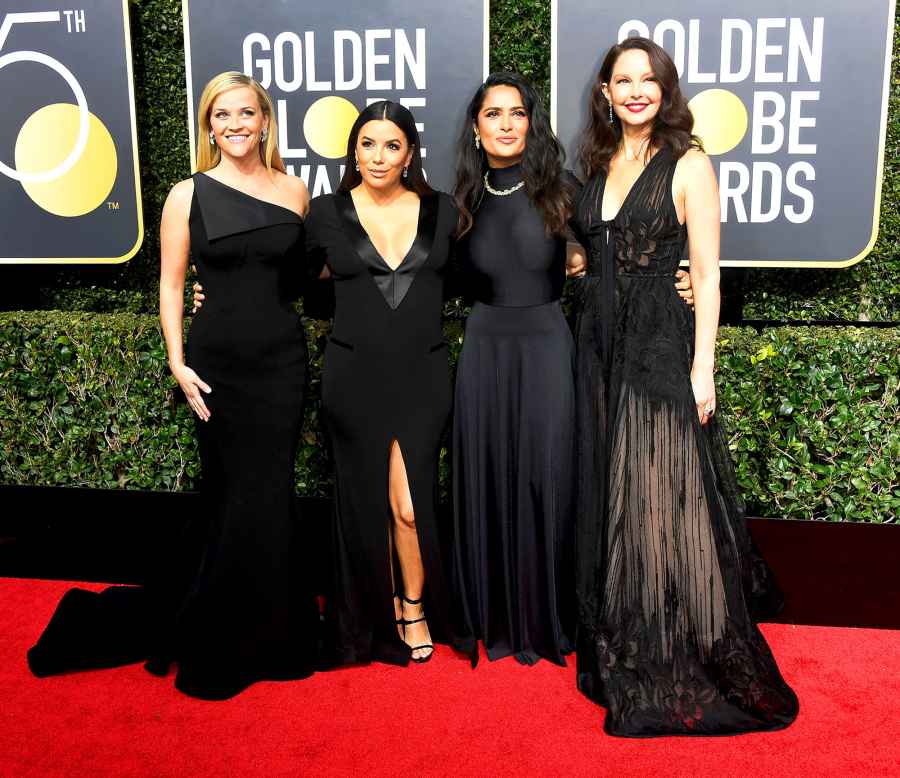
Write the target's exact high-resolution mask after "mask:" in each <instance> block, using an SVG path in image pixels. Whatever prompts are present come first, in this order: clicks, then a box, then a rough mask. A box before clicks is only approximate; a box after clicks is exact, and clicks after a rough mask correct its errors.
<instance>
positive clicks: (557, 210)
mask: <svg viewBox="0 0 900 778" xmlns="http://www.w3.org/2000/svg"><path fill="white" fill-rule="evenodd" d="M495 86H510V87H513V88H514V89H518V90H519V94H520V95H521V97H522V103H523V105H524V108H525V111H526V112H527V113H528V134H527V135H526V136H525V138H526V142H525V153H524V154H523V155H522V177H523V178H524V180H525V191H526V192H527V193H528V199H529V200H530V202H531V204H532V205H533V206H534V207H535V208H536V209H537V210H538V211H539V213H540V214H541V216H542V217H543V219H544V227H545V229H546V231H547V233H548V234H550V235H564V234H565V231H566V220H567V219H568V218H569V211H570V209H571V205H572V199H573V196H574V193H573V191H572V188H571V187H570V186H569V184H568V183H567V181H566V178H565V177H564V176H563V162H564V161H565V158H566V153H565V151H564V150H563V147H562V144H561V143H560V142H559V140H558V139H557V137H556V136H555V135H554V134H553V130H552V129H551V127H550V117H549V116H547V112H546V111H545V110H544V107H543V105H542V104H541V98H540V95H538V93H537V91H536V90H535V89H534V87H533V86H531V84H529V83H528V82H527V81H526V80H525V79H524V78H522V76H520V75H518V74H517V73H505V72H500V73H492V74H491V75H489V76H488V77H487V80H486V81H485V82H484V83H483V84H482V85H481V86H480V87H478V89H477V90H476V91H475V94H474V95H473V96H472V99H471V100H470V101H469V107H468V108H467V109H466V117H465V121H464V122H463V128H462V132H461V133H460V136H459V140H458V141H457V144H456V186H455V187H454V190H453V191H454V198H455V200H456V205H457V207H458V208H459V226H458V228H457V235H458V236H459V237H461V236H462V235H464V234H465V233H467V232H468V231H469V230H470V229H471V228H472V224H473V222H474V217H473V213H474V211H476V210H477V208H478V203H480V202H481V198H482V197H483V196H484V173H485V171H486V170H487V169H488V163H487V156H486V155H485V153H484V149H477V148H476V147H475V130H474V128H475V126H476V125H477V124H478V113H479V111H481V106H482V104H483V103H484V99H485V95H486V94H487V92H488V90H489V89H491V88H492V87H495Z"/></svg>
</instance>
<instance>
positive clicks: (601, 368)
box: [573, 149, 798, 737]
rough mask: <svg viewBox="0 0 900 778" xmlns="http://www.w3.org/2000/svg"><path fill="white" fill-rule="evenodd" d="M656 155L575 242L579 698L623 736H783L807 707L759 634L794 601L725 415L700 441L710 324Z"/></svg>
mask: <svg viewBox="0 0 900 778" xmlns="http://www.w3.org/2000/svg"><path fill="white" fill-rule="evenodd" d="M675 165H676V160H675V159H674V158H673V155H672V154H671V153H670V152H669V151H668V150H666V149H663V150H662V151H660V152H659V153H657V154H656V155H655V156H654V157H653V158H652V159H651V161H650V162H649V163H648V165H647V167H646V168H645V169H644V171H643V173H642V174H641V176H640V178H639V179H638V180H637V182H636V183H635V184H634V186H633V187H632V189H631V191H630V192H629V194H628V196H627V197H626V199H625V201H624V203H623V205H622V207H621V209H620V211H619V213H618V214H617V215H616V216H615V218H614V219H612V220H611V221H607V222H605V221H603V220H602V219H601V213H602V211H601V204H602V200H603V189H604V185H605V179H606V176H605V173H603V172H601V173H600V174H598V175H597V176H596V177H595V178H594V179H593V180H592V181H590V182H589V183H588V184H587V185H586V186H585V188H584V190H583V191H582V193H581V195H580V197H579V199H578V202H577V204H576V209H575V216H574V218H573V228H574V229H575V230H576V232H577V234H578V236H579V239H580V240H581V241H582V242H583V244H584V245H585V247H586V249H587V250H588V253H589V257H588V262H589V269H588V275H587V276H586V278H584V279H583V280H582V282H581V284H582V288H581V294H580V310H579V316H578V321H577V325H576V340H577V344H578V357H577V378H576V383H577V402H578V423H577V430H578V449H579V473H578V486H577V505H578V508H577V517H578V519H577V520H578V526H577V531H576V535H577V541H576V545H577V579H578V580H577V588H578V597H579V609H580V612H579V620H580V627H579V636H578V645H577V653H578V685H579V688H580V689H581V690H582V692H584V693H585V694H586V695H587V696H588V697H590V698H591V699H593V700H594V701H596V702H598V703H599V704H601V705H603V706H604V707H606V709H607V713H606V721H605V730H606V731H607V732H608V733H609V734H612V735H622V736H630V737H650V736H658V735H725V734H734V733H740V732H751V731H761V730H774V729H780V728H782V727H785V726H787V725H789V724H790V723H791V722H792V721H793V720H794V718H795V717H796V715H797V710H798V702H797V698H796V696H795V695H794V693H793V691H792V690H791V689H790V688H789V687H788V686H787V684H786V683H785V681H784V680H783V679H782V677H781V675H780V673H779V671H778V667H777V666H776V663H775V660H774V658H773V656H772V654H771V652H770V650H769V647H768V645H767V644H766V642H765V640H764V638H763V637H762V635H761V634H760V632H759V630H758V629H757V627H756V625H755V623H754V619H759V618H762V617H765V616H766V615H771V614H772V613H774V612H775V611H777V610H778V608H779V607H780V604H781V598H780V594H779V593H778V591H777V589H776V588H775V586H774V583H773V582H772V580H771V578H770V574H769V571H768V568H767V567H766V565H765V562H764V561H763V560H762V559H761V558H760V557H759V556H758V555H757V554H756V553H755V551H754V549H753V546H752V543H751V540H750V537H749V534H748V531H747V529H746V524H745V519H744V511H743V505H742V502H741V498H740V495H739V492H738V488H737V484H736V482H735V477H734V470H733V465H732V463H731V461H730V458H729V454H728V449H727V447H726V442H725V438H724V435H723V432H722V429H721V426H720V423H719V421H718V419H717V417H713V418H712V419H711V420H710V423H709V424H708V425H706V426H705V427H701V426H700V423H699V421H698V419H697V412H696V406H695V405H694V399H693V391H692V388H691V383H690V370H691V363H692V357H693V344H694V322H693V315H692V313H691V311H690V309H689V308H688V307H687V306H685V305H684V303H683V302H681V300H680V298H679V297H678V295H677V293H676V291H675V289H674V287H673V276H674V274H675V271H676V270H677V268H678V263H679V261H680V260H681V259H682V257H683V256H684V251H685V244H686V238H687V230H686V228H685V227H684V226H683V225H680V224H679V223H678V218H677V215H676V212H675V206H674V203H673V201H672V195H671V190H672V177H673V174H674V171H675Z"/></svg>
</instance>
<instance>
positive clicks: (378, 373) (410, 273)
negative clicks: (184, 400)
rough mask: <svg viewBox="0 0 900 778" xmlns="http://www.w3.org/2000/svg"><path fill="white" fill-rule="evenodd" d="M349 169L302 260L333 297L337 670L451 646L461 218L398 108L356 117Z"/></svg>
mask: <svg viewBox="0 0 900 778" xmlns="http://www.w3.org/2000/svg"><path fill="white" fill-rule="evenodd" d="M347 160H348V164H347V170H346V173H345V175H344V178H343V180H342V181H341V185H340V188H339V189H338V191H337V193H335V194H334V195H324V196H321V197H317V198H316V199H315V200H313V202H312V205H311V208H310V215H309V219H308V221H307V229H308V242H307V247H308V251H309V252H310V254H311V255H313V256H315V257H318V258H319V261H322V260H324V262H325V263H326V264H327V268H328V271H329V273H330V275H331V277H332V279H333V280H334V293H335V314H334V327H333V330H332V335H331V338H330V342H329V344H328V348H327V350H326V353H325V362H324V366H323V373H322V407H323V415H324V421H325V426H326V430H327V433H328V439H329V443H330V446H331V449H332V455H333V459H334V468H335V492H336V493H335V508H336V516H335V523H334V530H333V531H334V544H333V564H334V568H335V569H334V586H333V591H332V592H331V593H330V596H329V597H328V598H327V601H326V621H327V623H328V626H329V634H328V638H327V643H328V647H329V649H330V650H331V651H332V652H333V656H332V657H331V660H332V661H333V662H335V663H341V664H344V663H351V662H367V661H370V660H377V661H383V662H389V663H395V664H405V663H406V662H408V661H409V660H410V659H413V661H417V662H422V661H427V660H428V659H429V658H430V657H431V655H432V653H433V646H432V635H433V639H435V640H440V641H448V640H449V639H450V637H451V635H450V629H449V626H448V621H449V615H450V596H449V591H448V585H447V582H446V580H447V579H446V575H445V570H444V568H445V564H444V560H443V559H442V555H441V544H440V539H439V531H438V517H437V469H438V454H439V450H440V441H441V435H442V432H443V430H444V429H445V426H446V424H447V422H448V419H449V415H450V405H451V387H450V372H449V367H448V364H447V346H446V343H444V340H443V334H442V329H441V309H442V302H443V295H444V278H445V275H446V273H447V272H448V269H449V260H450V256H451V249H452V243H453V235H454V232H455V230H456V223H457V213H456V209H455V207H454V205H453V202H452V200H451V199H450V198H449V197H448V196H447V195H444V194H440V193H437V192H435V191H433V190H432V189H431V187H429V186H428V184H427V183H426V182H425V178H424V175H423V173H422V161H421V155H420V153H419V138H418V133H417V131H416V128H415V121H414V119H413V117H412V114H411V113H410V112H409V111H408V110H407V109H406V108H404V107H403V106H401V105H399V104H397V103H392V102H389V101H382V102H378V103H374V104H373V105H371V106H369V107H368V108H366V109H365V110H364V111H363V112H362V113H361V114H360V116H359V118H358V119H357V121H356V123H355V124H354V126H353V128H352V130H351V133H350V138H349V140H348V145H347ZM392 598H393V602H392ZM426 606H427V607H426ZM426 612H427V614H428V621H427V622H426V621H425V613H426ZM429 629H430V632H429Z"/></svg>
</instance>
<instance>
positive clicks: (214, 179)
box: [200, 173, 304, 221]
mask: <svg viewBox="0 0 900 778" xmlns="http://www.w3.org/2000/svg"><path fill="white" fill-rule="evenodd" d="M200 175H201V176H203V177H204V178H208V179H209V180H210V181H213V182H214V183H216V184H218V185H219V186H223V187H225V188H226V189H230V190H231V191H232V192H237V193H238V194H240V195H243V196H244V197H249V198H250V199H251V200H256V202H258V203H262V204H263V205H271V206H272V207H273V208H280V209H281V210H282V211H287V212H288V213H292V214H294V216H296V217H297V218H298V219H300V221H303V220H304V219H303V217H302V216H301V215H300V214H299V213H297V212H296V211H295V210H294V209H293V208H288V207H287V206H286V205H279V204H278V203H273V202H272V201H271V200H263V199H262V198H261V197H254V196H253V195H252V194H248V193H247V192H245V191H244V190H243V189H238V188H237V187H236V186H231V185H229V184H226V183H225V182H224V181H219V179H218V178H213V177H212V176H211V175H209V174H207V173H200Z"/></svg>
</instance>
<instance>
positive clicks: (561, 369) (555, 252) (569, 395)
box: [453, 73, 689, 664]
mask: <svg viewBox="0 0 900 778" xmlns="http://www.w3.org/2000/svg"><path fill="white" fill-rule="evenodd" d="M563 160H564V153H563V150H562V147H561V145H560V143H559V141H558V140H557V139H556V137H555V136H554V135H553V132H552V130H551V129H550V122H549V117H548V116H547V113H546V111H545V110H544V109H543V107H542V105H541V101H540V98H539V96H538V95H537V93H536V92H535V91H534V89H533V88H532V87H531V86H530V85H529V84H528V83H527V82H526V81H525V80H524V79H523V78H522V77H521V76H518V75H516V74H513V73H495V74H493V75H491V76H490V77H489V78H488V79H487V80H486V81H485V82H484V84H482V86H481V87H480V88H479V89H478V90H477V91H476V93H475V95H474V96H473V98H472V100H471V102H470V103H469V106H468V109H467V115H466V122H465V126H464V129H463V132H462V135H461V137H460V140H459V145H458V150H457V184H456V200H457V204H458V206H459V208H460V214H461V216H460V234H461V235H462V236H463V238H462V240H461V243H460V249H459V254H460V258H461V259H460V264H461V266H462V271H463V280H464V286H465V287H466V289H467V292H468V294H469V295H470V296H472V297H474V300H475V303H474V305H473V307H472V312H471V314H470V316H469V319H468V321H467V323H466V337H465V342H464V344H463V349H462V353H461V355H460V360H459V368H458V371H457V379H456V401H455V408H454V418H453V484H454V516H455V522H454V526H455V539H454V575H455V583H456V589H457V595H458V602H459V604H460V605H461V607H462V623H463V624H464V630H463V631H464V632H465V633H471V634H472V635H474V636H475V637H477V638H480V639H481V640H482V641H483V642H484V645H485V649H486V651H487V655H488V658H489V659H499V658H501V657H505V656H509V655H512V656H515V657H516V659H517V660H518V661H519V662H521V663H523V664H534V663H535V662H537V661H538V660H539V659H541V658H544V659H547V660H548V661H551V662H555V663H557V664H564V663H565V660H564V658H563V657H564V655H565V654H566V653H568V652H569V651H570V650H571V646H572V640H573V638H574V628H575V601H574V596H573V592H574V576H573V556H574V547H573V546H574V532H573V523H574V515H573V497H574V486H575V479H574V469H575V385H574V359H575V354H574V343H573V340H572V335H571V332H570V330H569V327H568V324H567V323H566V320H565V318H564V316H563V313H562V310H561V308H560V297H561V295H562V290H563V283H564V281H565V277H566V262H567V256H566V254H567V252H566V235H567V233H568V228H567V221H568V219H569V216H570V214H571V207H572V202H573V200H574V198H575V195H576V194H577V191H578V190H579V189H580V184H579V182H578V181H577V179H576V178H575V177H574V176H573V175H572V174H571V173H569V172H567V171H565V170H563ZM569 263H570V266H571V267H576V266H580V265H583V263H584V259H583V255H581V254H579V253H578V252H575V251H573V252H571V254H570V256H569ZM673 282H674V279H673ZM682 286H683V287H687V286H688V284H687V283H684V284H682ZM673 293H674V292H673ZM688 294H689V293H688ZM469 652H470V653H471V654H472V656H473V657H477V650H476V649H475V645H474V640H473V641H471V642H470V645H469Z"/></svg>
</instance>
